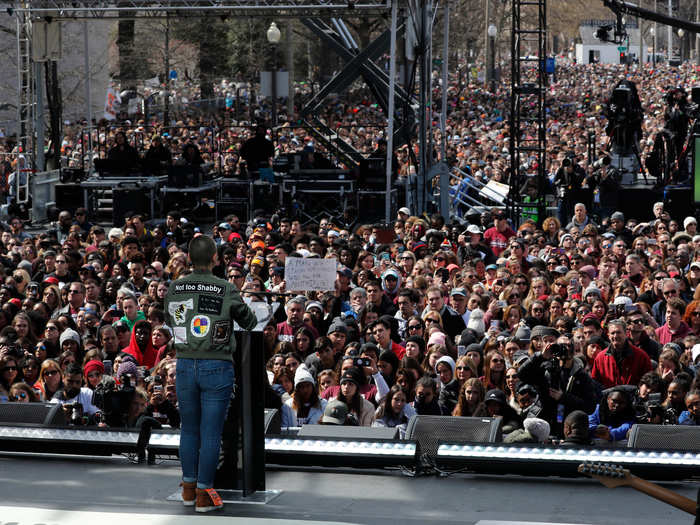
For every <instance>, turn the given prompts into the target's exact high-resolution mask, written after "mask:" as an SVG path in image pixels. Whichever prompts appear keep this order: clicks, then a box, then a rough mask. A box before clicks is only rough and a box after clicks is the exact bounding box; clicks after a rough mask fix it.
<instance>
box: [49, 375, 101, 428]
mask: <svg viewBox="0 0 700 525" xmlns="http://www.w3.org/2000/svg"><path fill="white" fill-rule="evenodd" d="M63 385H64V387H63V388H62V389H61V390H59V391H58V392H56V394H55V395H54V396H53V399H51V403H58V404H59V405H62V407H63V411H64V413H65V414H66V417H67V418H68V419H69V420H70V423H71V424H72V425H84V424H86V423H87V422H88V421H86V419H89V418H92V417H93V416H94V415H95V414H97V413H98V412H99V408H97V407H96V406H95V405H93V404H92V390H90V389H89V388H87V387H83V386H82V385H83V371H82V370H81V368H80V366H78V365H77V364H75V363H73V364H71V365H69V366H68V368H67V369H66V371H65V373H64V375H63Z"/></svg>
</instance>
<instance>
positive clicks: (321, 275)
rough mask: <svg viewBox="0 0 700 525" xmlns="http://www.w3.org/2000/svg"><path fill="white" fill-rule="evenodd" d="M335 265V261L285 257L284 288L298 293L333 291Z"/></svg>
mask: <svg viewBox="0 0 700 525" xmlns="http://www.w3.org/2000/svg"><path fill="white" fill-rule="evenodd" d="M337 264H338V263H337V261H336V260H335V259H304V258H302V257H287V259H286V261H285V264H284V281H285V284H286V286H285V288H286V289H287V290H299V291H307V290H318V291H327V290H333V289H335V274H336V271H337Z"/></svg>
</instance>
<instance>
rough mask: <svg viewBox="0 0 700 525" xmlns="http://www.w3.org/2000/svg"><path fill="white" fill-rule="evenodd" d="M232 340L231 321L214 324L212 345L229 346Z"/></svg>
mask: <svg viewBox="0 0 700 525" xmlns="http://www.w3.org/2000/svg"><path fill="white" fill-rule="evenodd" d="M230 339H231V322H230V321H216V322H215V323H214V330H212V333H211V344H212V345H225V344H228V342H229V340H230Z"/></svg>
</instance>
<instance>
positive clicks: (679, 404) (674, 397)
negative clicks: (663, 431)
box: [661, 377, 690, 425]
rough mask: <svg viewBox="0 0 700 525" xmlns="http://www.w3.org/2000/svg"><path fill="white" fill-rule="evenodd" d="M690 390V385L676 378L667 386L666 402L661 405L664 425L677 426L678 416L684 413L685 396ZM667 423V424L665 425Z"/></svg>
mask: <svg viewBox="0 0 700 525" xmlns="http://www.w3.org/2000/svg"><path fill="white" fill-rule="evenodd" d="M689 390H690V383H689V382H688V381H685V379H683V378H680V377H677V378H675V379H674V380H673V381H671V382H670V383H669V384H668V389H667V390H666V401H664V402H663V404H662V405H661V406H662V407H663V408H664V410H665V411H666V412H665V418H664V424H671V425H677V424H678V416H680V415H681V414H682V413H683V412H684V411H685V396H686V395H687V394H688V391H689ZM667 421H668V423H666V422H667Z"/></svg>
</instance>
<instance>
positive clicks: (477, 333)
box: [0, 65, 700, 445]
mask: <svg viewBox="0 0 700 525" xmlns="http://www.w3.org/2000/svg"><path fill="white" fill-rule="evenodd" d="M621 73H624V75H625V77H626V78H627V79H629V80H633V81H635V82H637V83H638V86H639V88H640V89H639V93H640V95H641V97H642V105H643V106H644V108H645V110H646V118H645V121H644V123H643V129H644V132H645V133H646V135H645V136H644V138H643V141H642V146H643V147H644V148H647V147H648V146H649V145H650V144H649V140H648V137H649V136H650V133H651V132H652V131H654V130H656V129H658V127H659V126H660V125H661V118H662V115H663V110H662V109H663V105H662V104H663V102H662V97H663V94H664V89H662V88H664V87H666V86H667V85H673V86H675V85H677V84H683V83H689V82H691V81H692V78H694V77H692V75H693V74H694V70H693V69H692V68H691V67H690V66H681V67H680V68H663V67H662V68H658V69H655V70H652V69H649V68H646V69H642V70H639V71H632V72H623V71H621V70H620V68H619V66H604V65H594V66H577V65H568V66H564V67H561V68H560V69H559V70H558V72H557V78H556V81H553V82H552V83H551V85H550V86H549V88H548V99H549V103H548V113H549V117H548V134H549V144H550V151H549V152H548V161H549V164H548V167H547V169H548V172H549V173H550V174H551V177H550V178H551V179H552V180H553V181H554V180H556V176H557V175H556V174H557V173H560V172H561V170H564V169H565V168H566V166H567V165H566V164H565V163H564V160H565V159H569V165H570V166H571V168H570V169H576V170H581V171H583V172H584V173H586V174H589V175H590V174H594V173H596V170H598V169H600V166H599V165H598V166H595V165H594V164H593V162H589V160H594V159H588V158H587V155H586V154H587V149H588V144H589V138H588V137H589V133H595V140H594V143H595V148H594V157H597V156H598V154H599V153H600V152H601V151H602V149H603V146H604V143H605V141H606V140H607V138H606V136H605V134H604V132H603V130H604V128H605V119H604V117H602V116H601V115H602V113H601V112H602V108H603V106H604V104H605V100H606V99H607V96H608V95H609V89H610V88H611V86H612V84H613V83H614V82H616V81H618V80H619V78H618V77H619V76H620V74H621ZM436 94H437V91H436ZM507 97H508V94H507V90H505V86H501V87H500V88H499V89H498V90H497V92H496V93H491V92H489V91H487V90H484V89H480V88H477V87H476V86H473V85H470V84H468V83H465V84H464V86H463V87H462V86H461V85H460V83H459V81H457V80H456V79H453V84H451V85H450V88H449V97H448V103H449V104H450V112H449V122H448V126H447V129H446V131H447V133H446V134H445V137H444V139H445V141H447V143H448V148H447V160H448V162H449V163H450V165H451V166H453V167H459V168H460V169H462V170H463V171H464V172H465V173H468V174H469V175H470V176H473V177H476V178H481V179H483V180H484V181H486V180H505V176H506V173H507V169H508V166H507V161H508V151H507V147H508V134H507V118H506V117H507V115H506V108H507V100H508V98H507ZM322 119H323V120H324V121H325V122H326V123H327V124H328V125H329V126H330V127H332V128H337V127H338V126H340V127H341V128H342V129H345V128H346V127H347V129H348V132H347V136H346V138H345V140H347V141H348V142H349V143H351V144H352V145H354V146H355V147H356V148H357V149H358V150H360V151H371V150H373V149H374V148H376V147H377V143H378V141H380V140H381V138H382V134H381V133H380V132H379V131H377V130H379V129H380V128H376V129H372V128H370V127H368V126H367V125H366V122H367V121H369V122H370V123H381V112H380V110H379V109H378V108H376V107H374V106H373V105H372V104H370V103H369V102H364V101H363V102H362V103H358V104H352V103H348V102H336V103H332V104H329V105H328V107H326V108H325V109H324V112H323V115H322ZM136 124H138V125H142V126H143V129H142V130H139V129H138V127H133V126H132V127H129V128H128V129H126V134H125V135H124V137H125V138H126V139H127V142H128V141H133V140H134V136H135V134H139V133H140V134H142V137H143V144H144V145H146V146H149V145H150V142H151V141H155V140H162V141H163V142H164V143H165V144H168V145H169V146H171V147H172V146H174V145H179V146H184V145H186V144H190V143H193V142H194V143H195V144H197V146H198V149H199V151H200V153H201V155H202V157H203V160H204V161H212V162H218V163H220V165H226V166H229V167H230V169H231V170H233V172H234V173H235V172H236V170H237V169H240V162H239V153H240V151H239V147H240V145H241V144H242V142H243V139H244V138H248V137H249V136H250V135H248V129H247V128H246V129H245V130H244V131H243V132H241V133H237V132H236V130H235V128H223V127H219V126H218V125H217V124H216V123H214V122H213V121H211V120H209V121H204V120H202V119H190V120H187V121H183V122H182V126H179V125H178V126H176V127H174V128H166V127H163V126H156V128H157V130H156V131H157V133H154V134H153V127H152V126H150V124H146V123H143V122H141V123H138V122H137V123H136ZM371 129H372V131H370V130H371ZM74 131H75V133H70V132H69V133H68V134H67V135H66V139H65V141H64V145H63V149H64V152H65V154H66V155H67V156H68V158H69V159H71V162H73V161H76V162H81V161H82V158H81V155H83V154H84V153H79V151H80V147H79V145H80V143H81V141H82V140H83V139H84V138H85V137H84V135H81V133H80V132H79V131H78V128H75V130H74ZM119 131H120V130H119V128H118V127H117V126H113V127H108V128H105V129H104V133H106V135H105V137H100V136H96V137H93V138H95V139H96V140H105V141H107V142H109V143H111V142H110V141H111V140H116V137H117V135H118V134H119ZM95 133H99V131H98V130H95ZM271 138H275V139H276V140H275V142H274V149H275V155H279V154H280V153H281V152H285V151H288V150H289V148H292V147H293V148H297V147H307V146H309V144H310V143H313V139H312V137H310V136H309V135H307V134H306V131H304V130H303V129H302V128H295V126H294V125H293V124H291V125H290V124H285V125H283V126H281V127H280V128H279V129H278V130H275V133H274V134H273V137H271ZM139 140H141V139H139ZM436 140H437V144H438V145H439V143H440V142H439V141H440V140H442V139H441V137H440V136H439V134H438V135H436ZM71 151H73V152H76V151H78V153H71ZM408 153H409V152H408V150H407V148H406V147H401V148H399V150H398V151H397V154H398V165H397V170H396V171H397V173H396V174H397V176H403V175H407V174H410V172H411V168H412V167H413V166H412V165H411V163H410V162H411V161H410V155H409V154H408ZM231 159H233V160H231ZM532 161H533V159H528V160H526V161H525V162H526V163H531V162H532ZM530 167H532V166H531V165H530ZM8 169H9V168H8ZM582 189H583V188H582ZM588 189H590V190H591V195H590V198H583V197H582V200H581V201H580V202H571V206H570V208H571V209H568V208H567V207H563V208H562V209H561V212H560V214H559V217H547V218H546V219H545V220H544V221H543V222H542V225H541V226H538V224H537V223H536V221H535V220H532V218H527V217H523V218H521V219H523V220H522V223H521V224H511V223H510V222H509V220H508V218H507V217H506V216H505V214H504V213H503V211H502V210H499V209H493V210H490V211H486V212H483V213H481V214H480V215H477V216H474V215H473V214H472V219H473V220H472V223H471V224H466V225H465V223H464V221H461V220H459V221H458V220H456V218H455V217H442V216H440V215H438V214H434V215H420V216H419V215H415V214H412V213H411V210H410V209H408V208H405V207H403V208H401V209H399V210H398V213H397V215H396V218H395V221H394V223H393V224H392V225H391V227H390V228H389V229H388V230H387V229H383V228H382V226H380V225H373V224H364V223H363V222H364V221H363V217H362V216H361V215H360V216H351V215H348V214H346V215H345V216H343V217H340V218H338V217H323V218H320V220H319V222H318V223H310V224H301V223H300V222H299V221H298V220H297V219H296V218H295V217H286V216H285V214H284V213H273V212H272V211H268V212H265V211H260V212H257V213H256V214H255V216H254V218H253V219H252V220H251V221H249V222H248V223H245V220H244V221H241V220H240V218H239V217H237V216H235V215H230V216H228V217H226V218H225V220H224V221H223V222H221V223H219V224H215V225H214V226H213V228H211V230H210V231H209V230H208V229H207V226H206V225H205V224H200V223H198V222H197V219H196V218H195V217H183V216H181V214H180V213H179V212H178V211H171V212H170V213H168V215H167V217H166V218H164V219H163V220H151V221H148V220H146V218H145V217H143V216H142V215H140V214H138V213H134V214H130V216H129V217H128V218H126V219H125V222H124V224H118V225H114V227H111V228H110V227H108V228H104V227H102V226H100V225H97V224H92V223H91V222H90V218H89V217H87V212H86V210H85V209H77V210H62V211H61V213H60V215H59V220H58V223H57V224H56V225H55V229H50V230H48V231H42V232H38V233H34V234H30V233H27V231H25V230H24V225H23V222H22V220H21V219H19V218H18V217H12V218H11V219H10V220H9V221H8V223H7V224H3V225H2V228H3V232H2V236H1V240H2V247H3V249H4V250H3V254H2V259H1V261H2V267H3V270H4V274H5V276H4V284H3V285H2V287H0V303H1V304H2V308H1V309H0V402H2V401H14V402H21V401H50V402H56V403H60V404H62V405H63V406H64V410H65V413H66V416H67V417H68V418H69V419H70V421H71V423H72V424H97V425H107V426H138V425H139V424H141V423H142V422H143V421H144V420H145V419H146V418H152V419H155V420H157V421H158V422H159V423H161V424H168V425H170V426H172V427H177V426H178V425H179V414H178V401H177V382H176V377H175V363H176V360H177V355H176V353H175V351H174V350H173V339H174V334H173V327H171V326H168V324H167V323H166V319H168V315H170V316H175V315H176V312H166V311H164V298H165V296H166V294H167V291H168V288H169V286H171V283H172V282H174V281H177V280H178V279H179V278H181V277H182V276H184V275H186V274H188V273H189V272H190V271H191V268H190V265H189V261H188V254H187V251H188V243H189V242H190V241H191V240H192V239H193V238H194V237H196V236H199V235H203V234H210V235H211V236H212V237H213V238H214V239H215V240H216V243H217V246H218V249H219V253H218V265H217V266H216V267H215V268H214V274H215V275H217V276H218V277H220V278H222V279H226V280H229V281H231V282H232V283H234V284H235V285H236V287H237V288H238V289H239V290H241V292H242V294H243V297H244V298H245V299H246V300H248V301H266V300H267V301H275V302H280V303H282V304H281V307H280V308H279V309H278V310H277V311H276V314H275V317H274V318H273V319H272V320H271V321H270V322H269V323H268V324H267V326H266V327H265V328H264V332H263V340H264V343H263V348H261V349H260V350H259V351H261V352H264V353H265V357H266V360H267V377H268V381H269V387H268V388H267V389H266V393H265V396H266V405H267V406H269V407H272V408H278V409H280V410H281V412H282V420H283V425H284V426H285V427H299V426H302V425H308V424H319V423H324V424H342V425H361V426H387V427H396V428H397V429H398V432H399V434H401V435H402V434H403V433H404V432H405V429H406V425H407V423H408V421H409V420H410V418H411V417H412V416H413V415H414V414H419V415H420V414H432V415H445V416H452V417H465V416H502V418H503V434H504V440H506V441H511V442H549V441H554V442H561V443H562V444H567V443H568V444H590V443H596V444H602V445H606V444H607V445H620V444H623V443H624V442H625V441H626V438H627V435H628V432H629V429H630V428H631V425H633V424H634V423H636V422H649V423H656V424H685V425H696V424H698V423H700V385H699V384H698V379H697V372H698V370H700V367H699V363H700V287H698V283H699V282H700V234H698V232H697V220H696V218H695V217H693V216H688V217H671V216H670V215H669V213H668V212H667V211H666V210H665V209H664V203H663V202H658V203H656V204H655V205H654V206H653V210H640V215H639V217H629V216H627V217H626V216H625V215H624V214H623V213H621V212H620V211H618V207H617V204H618V203H617V201H616V198H617V194H618V193H619V192H611V194H610V195H609V194H605V195H603V191H604V190H603V187H602V186H601V189H600V192H601V195H600V198H598V199H596V198H594V197H593V190H594V188H593V184H591V186H590V187H589V188H588ZM612 193H614V194H615V195H613V194H612ZM572 195H573V194H572ZM575 195H581V196H585V195H586V194H585V193H580V192H579V193H576V194H575ZM608 197H609V198H608ZM275 211H277V210H275ZM644 216H649V217H652V219H651V220H644V221H642V220H640V217H644ZM380 239H382V240H381V241H380ZM287 257H302V258H333V259H336V260H337V264H338V271H337V276H336V282H335V289H334V290H331V291H328V292H324V293H319V292H309V291H306V290H287V288H286V283H285V279H284V273H285V269H284V268H285V260H286V258H287ZM262 292H269V294H261V293H262ZM193 329H194V328H193ZM127 394H128V395H127Z"/></svg>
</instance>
